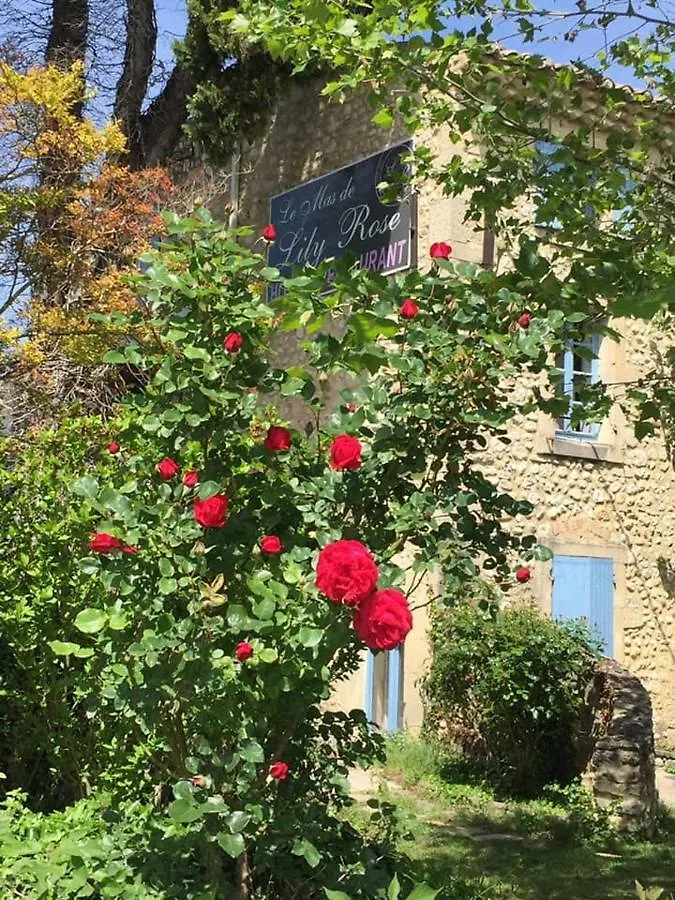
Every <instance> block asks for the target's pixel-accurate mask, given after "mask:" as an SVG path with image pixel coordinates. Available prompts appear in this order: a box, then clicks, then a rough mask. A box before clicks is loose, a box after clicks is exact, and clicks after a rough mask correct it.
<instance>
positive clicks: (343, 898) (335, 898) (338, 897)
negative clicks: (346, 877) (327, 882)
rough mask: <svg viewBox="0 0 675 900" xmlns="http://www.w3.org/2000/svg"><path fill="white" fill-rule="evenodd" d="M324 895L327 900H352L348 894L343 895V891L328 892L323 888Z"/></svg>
mask: <svg viewBox="0 0 675 900" xmlns="http://www.w3.org/2000/svg"><path fill="white" fill-rule="evenodd" d="M324 893H325V894H326V897H327V900H352V898H351V897H350V896H349V894H345V892H344V891H329V890H328V888H324Z"/></svg>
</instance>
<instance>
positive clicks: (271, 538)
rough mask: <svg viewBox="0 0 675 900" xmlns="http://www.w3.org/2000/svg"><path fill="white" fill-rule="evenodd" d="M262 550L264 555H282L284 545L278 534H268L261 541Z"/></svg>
mask: <svg viewBox="0 0 675 900" xmlns="http://www.w3.org/2000/svg"><path fill="white" fill-rule="evenodd" d="M260 549H261V550H262V552H263V553H281V551H282V550H283V549H284V545H283V544H282V543H281V540H280V539H279V538H278V537H277V536H276V534H266V535H265V537H264V538H263V539H262V540H261V541H260Z"/></svg>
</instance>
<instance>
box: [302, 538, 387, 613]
mask: <svg viewBox="0 0 675 900" xmlns="http://www.w3.org/2000/svg"><path fill="white" fill-rule="evenodd" d="M377 576H378V571H377V566H376V565H375V560H374V559H373V557H372V556H371V554H370V551H369V550H368V549H367V548H366V547H364V546H363V544H362V543H360V541H335V543H334V544H328V546H327V547H324V548H323V550H322V551H321V552H320V553H319V561H318V563H317V566H316V586H317V587H318V589H319V590H320V591H321V592H322V593H323V594H325V595H326V596H327V597H328V598H329V600H333V601H334V602H335V603H346V604H347V606H358V604H359V603H361V601H363V600H365V599H366V597H368V596H369V595H370V594H372V592H373V591H374V590H375V585H376V584H377Z"/></svg>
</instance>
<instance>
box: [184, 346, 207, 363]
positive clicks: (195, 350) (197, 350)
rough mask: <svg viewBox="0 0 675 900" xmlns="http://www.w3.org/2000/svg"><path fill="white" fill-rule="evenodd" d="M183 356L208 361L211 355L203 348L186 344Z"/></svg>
mask: <svg viewBox="0 0 675 900" xmlns="http://www.w3.org/2000/svg"><path fill="white" fill-rule="evenodd" d="M182 350H183V354H184V356H185V357H186V358H187V359H202V360H205V359H208V358H209V354H208V353H207V352H206V350H204V349H203V348H202V347H193V346H192V344H186V346H185V347H183V348H182Z"/></svg>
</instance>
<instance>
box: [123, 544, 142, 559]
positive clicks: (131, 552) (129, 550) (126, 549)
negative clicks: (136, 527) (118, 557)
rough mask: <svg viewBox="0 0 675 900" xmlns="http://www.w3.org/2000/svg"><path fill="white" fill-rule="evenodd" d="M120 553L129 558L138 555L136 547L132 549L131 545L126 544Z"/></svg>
mask: <svg viewBox="0 0 675 900" xmlns="http://www.w3.org/2000/svg"><path fill="white" fill-rule="evenodd" d="M122 553H128V554H129V556H136V554H137V553H138V547H132V546H131V545H129V544H127V546H126V547H122Z"/></svg>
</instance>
